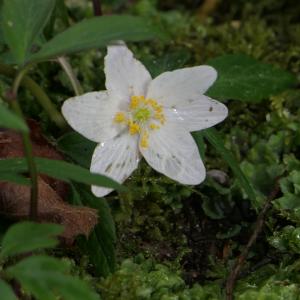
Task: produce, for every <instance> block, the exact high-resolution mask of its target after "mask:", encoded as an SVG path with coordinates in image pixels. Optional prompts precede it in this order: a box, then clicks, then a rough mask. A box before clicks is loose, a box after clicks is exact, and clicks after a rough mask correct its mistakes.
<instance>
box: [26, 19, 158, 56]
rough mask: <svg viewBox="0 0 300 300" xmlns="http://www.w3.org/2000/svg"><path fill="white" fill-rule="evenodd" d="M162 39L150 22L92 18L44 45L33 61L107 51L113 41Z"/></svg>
mask: <svg viewBox="0 0 300 300" xmlns="http://www.w3.org/2000/svg"><path fill="white" fill-rule="evenodd" d="M159 35H161V34H160V32H159V30H158V29H156V28H154V27H153V26H152V25H150V24H149V22H147V21H146V20H144V19H142V18H138V17H133V16H125V15H122V16H103V17H102V18H91V19H89V20H84V21H82V22H80V23H77V24H76V25H74V26H72V27H70V28H69V29H67V30H66V31H64V32H62V33H60V34H58V35H56V36H55V37H54V38H53V39H52V40H50V41H48V42H47V43H46V44H44V45H43V46H42V48H41V50H40V51H39V52H38V53H37V54H35V55H34V56H32V58H31V60H45V59H48V58H51V57H57V56H60V55H65V54H70V53H74V52H79V51H82V50H88V49H92V48H100V47H104V46H106V45H107V44H109V42H111V41H118V40H124V41H140V40H147V39H152V38H154V37H156V36H159Z"/></svg>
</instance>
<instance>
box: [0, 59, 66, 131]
mask: <svg viewBox="0 0 300 300" xmlns="http://www.w3.org/2000/svg"><path fill="white" fill-rule="evenodd" d="M0 74H2V75H5V76H8V77H15V76H16V71H15V69H14V68H12V67H10V66H7V65H4V64H0ZM20 80H21V81H20V84H21V85H22V86H24V87H26V88H27V89H28V90H30V92H31V94H32V95H33V96H34V97H35V98H36V99H37V101H38V102H39V104H40V105H41V106H42V107H43V109H44V110H45V111H46V112H47V114H48V115H49V116H50V118H51V120H52V121H53V122H54V123H55V124H56V125H57V126H58V127H59V128H61V129H65V128H66V127H67V123H66V121H65V119H64V118H63V116H62V114H61V113H60V112H59V111H58V110H57V109H56V107H55V106H54V105H53V103H52V102H51V100H50V99H49V97H48V95H47V94H46V93H45V92H44V90H43V89H42V88H41V87H40V86H39V85H38V84H37V83H36V82H35V81H34V80H32V79H31V78H30V77H29V76H23V77H22V78H21V77H20Z"/></svg>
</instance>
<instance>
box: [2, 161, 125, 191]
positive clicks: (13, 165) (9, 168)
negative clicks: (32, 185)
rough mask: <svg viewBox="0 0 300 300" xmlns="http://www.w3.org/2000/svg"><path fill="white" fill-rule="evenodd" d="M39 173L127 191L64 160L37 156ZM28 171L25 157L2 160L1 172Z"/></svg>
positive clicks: (113, 182)
mask: <svg viewBox="0 0 300 300" xmlns="http://www.w3.org/2000/svg"><path fill="white" fill-rule="evenodd" d="M35 162H36V166H37V170H38V172H39V173H42V174H46V175H49V176H51V177H54V178H57V179H61V180H74V181H76V182H81V183H86V184H89V185H99V186H104V187H108V188H112V189H116V190H121V191H126V188H125V187H123V186H122V185H120V184H119V183H117V182H116V181H114V180H113V179H110V178H108V177H106V176H104V175H98V174H93V173H90V171H89V170H86V169H84V168H82V167H79V166H76V165H73V164H70V163H67V162H65V161H62V160H54V159H46V158H41V157H36V158H35ZM26 171H28V166H27V162H26V160H25V159H23V158H9V159H2V160H0V172H11V173H12V172H14V173H23V172H26Z"/></svg>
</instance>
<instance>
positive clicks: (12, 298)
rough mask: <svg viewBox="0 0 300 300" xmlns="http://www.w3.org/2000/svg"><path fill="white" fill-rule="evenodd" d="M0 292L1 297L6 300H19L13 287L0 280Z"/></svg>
mask: <svg viewBox="0 0 300 300" xmlns="http://www.w3.org/2000/svg"><path fill="white" fill-rule="evenodd" d="M0 292H1V297H2V298H3V299H5V300H18V298H17V297H16V295H15V294H14V292H13V291H12V289H11V287H10V286H9V285H8V284H7V283H6V282H5V281H3V280H1V279H0Z"/></svg>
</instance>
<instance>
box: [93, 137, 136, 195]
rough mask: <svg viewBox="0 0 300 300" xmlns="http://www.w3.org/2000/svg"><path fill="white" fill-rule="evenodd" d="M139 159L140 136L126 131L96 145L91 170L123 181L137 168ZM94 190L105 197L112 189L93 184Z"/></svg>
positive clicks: (120, 181) (96, 193)
mask: <svg viewBox="0 0 300 300" xmlns="http://www.w3.org/2000/svg"><path fill="white" fill-rule="evenodd" d="M139 160H140V154H139V149H138V137H137V136H132V135H129V134H128V133H127V132H124V133H122V134H119V135H117V136H115V137H114V138H113V139H111V140H109V141H107V142H104V143H101V144H99V145H98V146H97V147H96V149H95V152H94V154H93V157H92V163H91V172H92V173H97V174H102V175H106V176H108V177H111V178H112V179H114V180H116V181H118V182H119V183H122V182H124V181H125V179H127V178H128V177H129V176H130V174H131V173H132V172H133V171H134V170H135V169H136V168H137V166H138V163H139ZM92 191H93V193H94V194H95V195H96V196H98V197H103V196H105V195H107V194H108V193H110V192H111V191H112V189H108V188H103V187H99V186H92Z"/></svg>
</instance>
